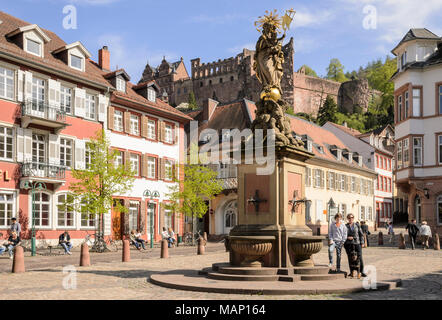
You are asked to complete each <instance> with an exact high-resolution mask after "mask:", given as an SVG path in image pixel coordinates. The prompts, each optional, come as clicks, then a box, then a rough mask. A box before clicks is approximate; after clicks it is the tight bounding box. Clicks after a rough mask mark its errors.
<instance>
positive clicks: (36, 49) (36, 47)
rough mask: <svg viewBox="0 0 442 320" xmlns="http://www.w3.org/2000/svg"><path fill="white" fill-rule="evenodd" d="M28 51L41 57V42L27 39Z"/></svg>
mask: <svg viewBox="0 0 442 320" xmlns="http://www.w3.org/2000/svg"><path fill="white" fill-rule="evenodd" d="M26 51H27V52H29V53H32V54H35V55H36V56H39V57H41V43H40V42H37V41H34V40H31V39H26Z"/></svg>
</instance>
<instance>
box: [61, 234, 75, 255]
mask: <svg viewBox="0 0 442 320" xmlns="http://www.w3.org/2000/svg"><path fill="white" fill-rule="evenodd" d="M70 241H71V236H70V235H69V233H68V232H67V231H65V232H63V233H62V234H61V235H60V237H59V238H58V243H59V244H60V245H61V246H62V247H63V248H64V251H65V254H72V252H71V251H70V250H71V249H72V244H71V242H70Z"/></svg>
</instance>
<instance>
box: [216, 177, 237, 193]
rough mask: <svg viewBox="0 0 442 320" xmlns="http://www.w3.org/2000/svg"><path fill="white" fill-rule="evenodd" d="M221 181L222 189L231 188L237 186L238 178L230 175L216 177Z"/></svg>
mask: <svg viewBox="0 0 442 320" xmlns="http://www.w3.org/2000/svg"><path fill="white" fill-rule="evenodd" d="M218 180H220V181H221V182H222V188H223V190H232V189H237V188H238V178H236V177H230V178H218Z"/></svg>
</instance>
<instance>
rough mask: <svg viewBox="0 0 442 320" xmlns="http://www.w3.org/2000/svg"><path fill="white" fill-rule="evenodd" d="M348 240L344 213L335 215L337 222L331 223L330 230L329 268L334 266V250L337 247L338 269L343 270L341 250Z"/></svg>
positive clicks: (338, 270)
mask: <svg viewBox="0 0 442 320" xmlns="http://www.w3.org/2000/svg"><path fill="white" fill-rule="evenodd" d="M345 240H347V227H346V226H345V224H344V223H343V222H342V215H341V214H340V213H337V214H336V215H335V222H333V223H332V224H331V225H330V229H329V230H328V260H329V265H328V267H329V268H332V266H333V251H334V250H335V249H336V271H337V272H340V271H341V252H342V246H343V245H344V242H345Z"/></svg>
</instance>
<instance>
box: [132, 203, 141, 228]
mask: <svg viewBox="0 0 442 320" xmlns="http://www.w3.org/2000/svg"><path fill="white" fill-rule="evenodd" d="M139 211H140V202H138V201H130V202H129V230H131V231H132V230H135V231H138V213H139Z"/></svg>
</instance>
